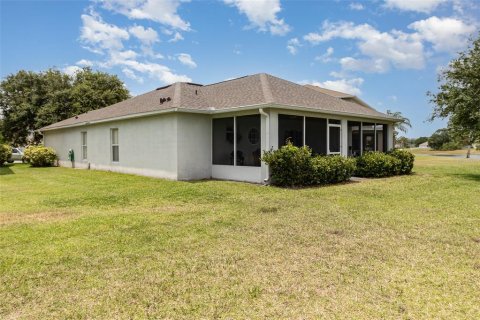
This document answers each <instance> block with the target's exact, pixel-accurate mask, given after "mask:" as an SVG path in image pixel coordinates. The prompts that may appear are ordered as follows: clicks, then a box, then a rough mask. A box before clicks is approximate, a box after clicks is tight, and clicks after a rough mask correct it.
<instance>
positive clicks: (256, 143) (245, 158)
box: [235, 114, 261, 167]
mask: <svg viewBox="0 0 480 320" xmlns="http://www.w3.org/2000/svg"><path fill="white" fill-rule="evenodd" d="M235 128H236V130H235V131H236V137H237V145H236V147H237V166H251V167H259V166H260V156H261V152H260V115H259V114H254V115H251V116H242V117H236V118H235Z"/></svg>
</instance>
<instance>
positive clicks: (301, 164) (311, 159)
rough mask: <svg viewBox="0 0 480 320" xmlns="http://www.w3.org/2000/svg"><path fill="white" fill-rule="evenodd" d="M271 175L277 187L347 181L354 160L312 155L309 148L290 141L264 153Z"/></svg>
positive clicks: (351, 172) (352, 170)
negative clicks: (295, 144)
mask: <svg viewBox="0 0 480 320" xmlns="http://www.w3.org/2000/svg"><path fill="white" fill-rule="evenodd" d="M262 160H263V161H264V162H265V163H266V164H268V165H269V167H270V177H271V181H272V183H273V184H275V185H278V186H288V187H294V186H309V185H322V184H329V183H339V182H344V181H347V180H349V179H350V178H351V176H352V175H353V173H354V172H355V160H354V159H351V158H345V157H341V156H312V150H311V149H310V148H309V147H306V146H305V147H296V146H294V145H292V144H291V143H290V142H289V143H288V144H287V145H285V146H283V147H281V148H280V149H278V150H270V151H267V152H265V153H264V154H263V156H262Z"/></svg>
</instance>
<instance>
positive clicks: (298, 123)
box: [278, 114, 303, 147]
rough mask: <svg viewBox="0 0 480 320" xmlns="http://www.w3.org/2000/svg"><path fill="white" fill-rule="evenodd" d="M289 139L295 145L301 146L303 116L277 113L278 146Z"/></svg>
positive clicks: (284, 143)
mask: <svg viewBox="0 0 480 320" xmlns="http://www.w3.org/2000/svg"><path fill="white" fill-rule="evenodd" d="M287 141H291V142H292V144H293V145H295V146H297V147H301V146H303V117H300V116H290V115H285V114H279V115H278V146H279V147H281V146H284V145H286V144H287Z"/></svg>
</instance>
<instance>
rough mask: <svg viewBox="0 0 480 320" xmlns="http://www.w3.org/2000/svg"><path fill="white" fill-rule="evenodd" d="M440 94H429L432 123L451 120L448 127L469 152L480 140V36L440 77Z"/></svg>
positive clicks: (468, 155)
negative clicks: (432, 105)
mask: <svg viewBox="0 0 480 320" xmlns="http://www.w3.org/2000/svg"><path fill="white" fill-rule="evenodd" d="M438 82H439V84H440V86H439V92H438V93H436V94H434V93H431V92H428V93H427V94H428V96H429V97H430V102H431V103H433V104H434V105H435V106H434V110H433V113H432V116H431V118H430V120H433V119H435V118H448V119H449V120H448V126H449V128H450V129H451V131H452V132H454V134H455V136H457V137H460V138H461V140H463V141H464V142H465V143H466V144H468V146H469V148H468V151H467V158H469V157H470V148H471V145H472V144H473V143H475V141H478V140H480V36H479V37H478V38H477V39H476V40H474V41H472V43H471V44H470V45H469V47H468V48H467V49H466V50H465V51H464V52H461V53H459V56H458V57H457V58H456V59H454V60H453V61H451V62H450V64H449V66H448V67H447V68H446V69H445V70H444V71H442V72H441V73H440V75H439V77H438Z"/></svg>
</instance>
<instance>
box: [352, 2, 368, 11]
mask: <svg viewBox="0 0 480 320" xmlns="http://www.w3.org/2000/svg"><path fill="white" fill-rule="evenodd" d="M348 7H349V8H350V10H357V11H360V10H363V9H365V7H364V6H363V4H361V3H358V2H352V3H350V5H349V6H348Z"/></svg>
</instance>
